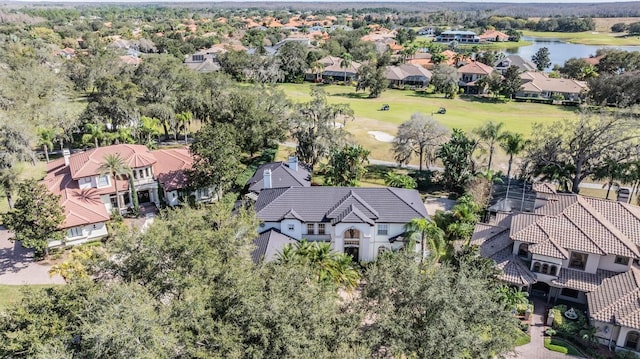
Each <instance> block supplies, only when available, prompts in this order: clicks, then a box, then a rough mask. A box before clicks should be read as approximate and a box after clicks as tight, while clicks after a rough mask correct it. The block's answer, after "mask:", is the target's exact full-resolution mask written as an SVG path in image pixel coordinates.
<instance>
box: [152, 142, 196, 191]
mask: <svg viewBox="0 0 640 359" xmlns="http://www.w3.org/2000/svg"><path fill="white" fill-rule="evenodd" d="M152 153H153V155H154V156H155V157H156V158H157V159H158V162H156V163H155V164H154V166H153V173H155V175H156V177H157V178H158V181H159V182H160V183H161V184H162V188H163V189H164V190H165V191H175V190H176V189H180V188H184V187H186V185H187V175H186V172H185V171H186V170H188V169H190V168H191V166H192V165H193V157H191V154H190V153H189V150H188V149H187V148H177V149H170V150H157V151H153V152H152Z"/></svg>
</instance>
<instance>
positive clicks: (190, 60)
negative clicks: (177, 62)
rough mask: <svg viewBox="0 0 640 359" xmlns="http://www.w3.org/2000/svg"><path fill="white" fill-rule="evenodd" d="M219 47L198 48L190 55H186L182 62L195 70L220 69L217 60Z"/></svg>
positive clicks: (211, 70)
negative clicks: (198, 49)
mask: <svg viewBox="0 0 640 359" xmlns="http://www.w3.org/2000/svg"><path fill="white" fill-rule="evenodd" d="M220 52H221V49H219V48H212V49H207V50H200V51H198V52H196V53H194V54H192V55H187V56H186V58H185V60H184V64H185V65H186V66H187V67H188V68H190V69H191V70H193V71H197V72H202V73H206V72H215V71H218V70H220V62H219V61H218V53H220Z"/></svg>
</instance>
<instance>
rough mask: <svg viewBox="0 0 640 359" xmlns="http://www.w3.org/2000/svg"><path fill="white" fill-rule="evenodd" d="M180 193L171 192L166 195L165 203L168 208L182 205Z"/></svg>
mask: <svg viewBox="0 0 640 359" xmlns="http://www.w3.org/2000/svg"><path fill="white" fill-rule="evenodd" d="M179 197H180V196H179V195H178V191H169V192H165V194H164V201H165V202H166V203H167V206H171V207H173V206H177V205H178V204H180V200H179Z"/></svg>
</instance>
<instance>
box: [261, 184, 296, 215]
mask: <svg viewBox="0 0 640 359" xmlns="http://www.w3.org/2000/svg"><path fill="white" fill-rule="evenodd" d="M292 188H294V187H281V188H266V189H263V190H262V191H261V192H265V191H271V192H274V193H278V192H280V193H279V194H278V195H277V196H275V197H274V198H272V199H271V200H270V201H269V203H267V205H266V206H264V207H262V208H261V209H260V210H259V211H256V213H259V212H262V211H264V210H265V209H266V208H268V207H269V206H271V205H272V204H273V202H275V200H276V199H278V198H280V197H281V196H282V195H283V194H285V193H287V192H288V191H289V190H290V189H292Z"/></svg>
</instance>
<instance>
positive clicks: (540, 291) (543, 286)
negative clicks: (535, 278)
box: [531, 282, 551, 298]
mask: <svg viewBox="0 0 640 359" xmlns="http://www.w3.org/2000/svg"><path fill="white" fill-rule="evenodd" d="M550 289H551V286H549V285H548V284H547V283H545V282H536V283H534V284H533V285H532V286H531V296H534V297H541V298H546V297H547V296H548V295H549V290H550Z"/></svg>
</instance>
